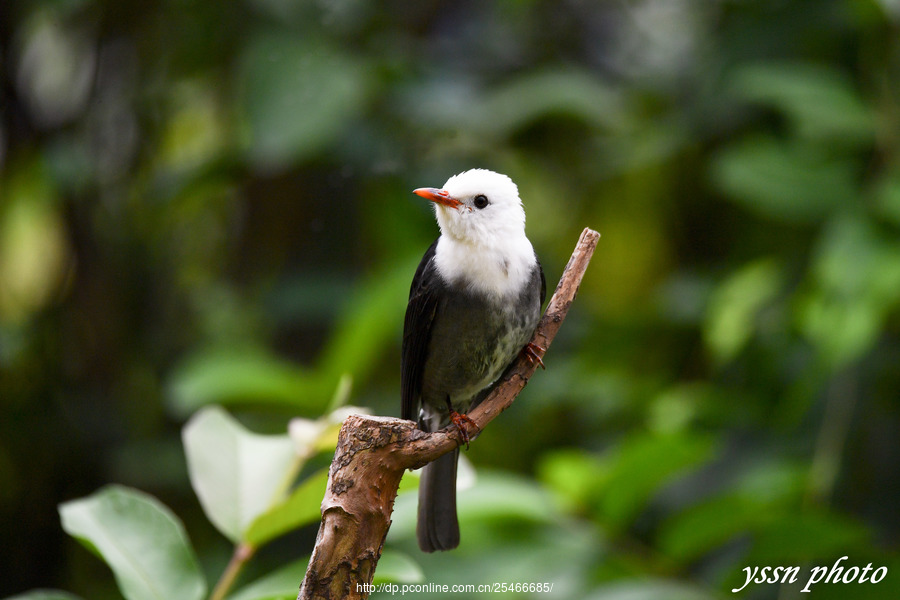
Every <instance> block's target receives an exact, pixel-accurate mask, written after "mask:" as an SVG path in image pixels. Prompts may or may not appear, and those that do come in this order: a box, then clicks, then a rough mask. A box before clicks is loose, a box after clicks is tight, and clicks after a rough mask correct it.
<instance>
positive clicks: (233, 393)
mask: <svg viewBox="0 0 900 600" xmlns="http://www.w3.org/2000/svg"><path fill="white" fill-rule="evenodd" d="M336 380H337V379H335V380H334V381H331V380H326V379H325V378H323V377H319V376H318V375H316V374H315V373H311V372H309V371H308V370H305V369H301V368H300V367H298V366H296V365H294V364H293V363H290V362H288V361H285V360H283V359H281V358H278V357H276V356H273V355H271V354H269V353H267V352H263V351H260V350H242V351H235V350H225V351H223V350H218V349H212V350H206V351H201V352H198V353H197V354H195V355H194V356H192V357H191V358H189V359H188V360H186V361H185V362H184V363H183V364H181V365H180V366H179V368H178V369H177V370H176V371H175V373H174V375H173V377H172V379H171V380H170V382H169V396H170V405H171V406H172V408H173V409H175V411H176V412H177V413H178V414H180V415H188V414H191V413H193V412H194V411H195V410H197V409H198V408H200V407H201V406H205V405H207V404H237V403H243V402H252V403H269V404H283V405H286V406H291V407H295V408H297V409H298V410H300V411H302V412H303V413H304V414H309V415H319V414H321V413H322V412H323V411H324V410H325V408H326V407H327V405H328V399H329V396H330V394H331V392H332V390H333V389H334V383H335V381H336Z"/></svg>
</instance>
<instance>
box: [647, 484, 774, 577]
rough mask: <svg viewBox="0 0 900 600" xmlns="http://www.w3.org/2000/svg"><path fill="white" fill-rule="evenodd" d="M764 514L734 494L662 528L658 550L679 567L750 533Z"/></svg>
mask: <svg viewBox="0 0 900 600" xmlns="http://www.w3.org/2000/svg"><path fill="white" fill-rule="evenodd" d="M763 510H764V509H763V508H762V507H761V506H760V504H759V503H756V502H753V501H751V500H749V499H747V498H745V497H744V496H742V495H735V494H729V495H727V496H719V497H716V498H713V499H712V500H710V501H709V502H705V503H702V504H698V505H695V506H692V507H690V508H689V509H688V510H686V511H684V512H682V513H680V514H678V515H677V516H675V517H674V518H673V519H671V520H670V521H668V522H667V523H666V524H665V525H664V526H663V528H662V530H661V532H660V535H659V547H660V550H662V552H663V553H665V554H666V555H667V556H669V557H670V558H673V559H675V560H677V561H679V562H680V563H682V564H685V563H690V562H691V561H693V560H696V559H698V558H700V557H702V556H703V555H704V554H706V553H707V552H710V551H711V550H713V549H715V548H717V547H719V546H721V545H722V544H725V543H726V542H728V541H729V540H731V539H732V538H734V537H735V536H737V535H739V534H741V533H747V532H749V531H750V530H752V528H753V527H754V525H756V524H757V523H758V522H759V521H760V519H761V518H762V516H763V515H764V513H763V512H762V511H763Z"/></svg>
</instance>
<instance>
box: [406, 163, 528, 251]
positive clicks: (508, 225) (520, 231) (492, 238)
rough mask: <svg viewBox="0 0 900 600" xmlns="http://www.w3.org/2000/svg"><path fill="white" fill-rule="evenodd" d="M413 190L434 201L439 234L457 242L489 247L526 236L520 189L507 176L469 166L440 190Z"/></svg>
mask: <svg viewBox="0 0 900 600" xmlns="http://www.w3.org/2000/svg"><path fill="white" fill-rule="evenodd" d="M415 193H416V194H418V195H419V196H422V197H423V198H427V199H429V200H431V201H432V202H434V208H435V216H436V217H437V222H438V225H439V226H440V228H441V233H442V234H444V235H446V236H449V237H451V238H453V239H455V240H457V241H460V242H464V243H467V244H473V245H476V246H485V247H490V246H495V245H497V244H498V243H500V244H502V243H503V240H504V239H508V238H510V237H520V236H524V235H525V210H524V209H523V208H522V201H521V200H520V199H519V189H518V188H517V187H516V184H515V183H513V181H512V179H510V178H509V177H507V176H506V175H502V174H500V173H495V172H494V171H488V170H487V169H471V170H469V171H463V172H462V173H460V174H459V175H454V176H453V177H451V178H450V179H448V180H447V183H445V184H444V187H443V188H442V189H436V188H420V189H418V190H415Z"/></svg>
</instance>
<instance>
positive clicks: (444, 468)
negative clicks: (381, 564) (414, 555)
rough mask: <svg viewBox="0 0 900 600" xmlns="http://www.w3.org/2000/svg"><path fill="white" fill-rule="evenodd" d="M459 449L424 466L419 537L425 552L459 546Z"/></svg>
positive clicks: (417, 530) (420, 494)
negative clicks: (457, 483)
mask: <svg viewBox="0 0 900 600" xmlns="http://www.w3.org/2000/svg"><path fill="white" fill-rule="evenodd" d="M458 458H459V448H456V449H455V450H453V452H448V453H447V454H445V455H443V456H442V457H440V458H439V459H437V460H435V461H434V462H431V463H428V464H427V465H425V466H424V467H423V468H422V475H421V478H420V479H419V519H418V523H417V525H416V537H418V539H419V548H421V549H422V551H423V552H434V551H435V550H452V549H453V548H456V547H457V546H459V521H457V519H456V463H457V459H458Z"/></svg>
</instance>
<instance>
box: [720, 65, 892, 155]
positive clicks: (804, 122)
mask: <svg viewBox="0 0 900 600" xmlns="http://www.w3.org/2000/svg"><path fill="white" fill-rule="evenodd" d="M731 89H732V91H734V92H736V93H737V94H739V95H740V96H742V97H744V98H746V99H747V100H750V101H753V102H759V103H762V104H767V105H770V106H772V107H774V108H776V109H778V110H780V111H781V112H782V113H784V114H785V115H786V116H787V117H788V118H789V119H790V120H791V122H792V124H793V125H794V127H795V129H796V131H797V133H798V135H800V136H803V137H807V138H811V139H813V140H826V141H827V140H831V141H837V142H839V143H840V144H842V145H847V144H849V143H854V144H858V143H868V142H871V141H872V140H873V138H874V135H875V119H874V117H873V114H872V111H871V110H870V109H869V107H868V106H867V105H866V104H865V103H864V102H863V100H862V99H861V98H860V96H859V94H858V93H857V92H856V90H855V89H854V88H853V83H852V82H851V81H850V79H849V78H847V77H845V76H844V75H843V74H842V73H840V72H838V71H836V70H834V69H833V68H830V67H827V66H824V65H815V64H809V63H786V62H777V63H761V64H760V63H758V64H752V65H745V66H743V67H739V68H737V69H735V71H734V74H733V77H732V82H731Z"/></svg>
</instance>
